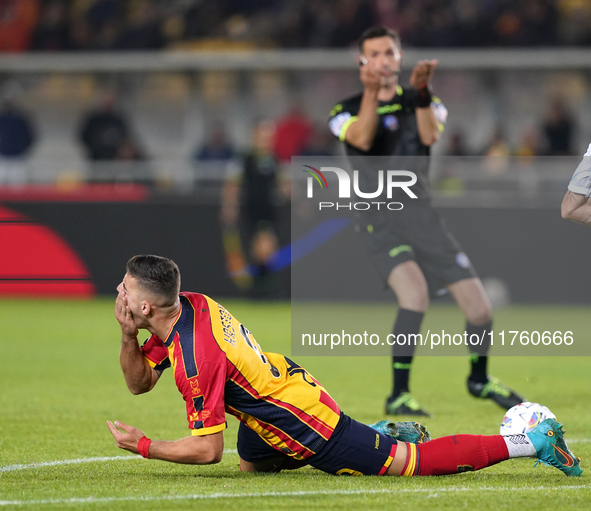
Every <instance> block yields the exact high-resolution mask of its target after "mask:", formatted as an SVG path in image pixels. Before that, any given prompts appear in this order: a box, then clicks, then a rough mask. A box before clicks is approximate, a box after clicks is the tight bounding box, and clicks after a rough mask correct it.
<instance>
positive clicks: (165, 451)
mask: <svg viewBox="0 0 591 511" xmlns="http://www.w3.org/2000/svg"><path fill="white" fill-rule="evenodd" d="M107 426H108V427H109V431H110V432H111V434H112V435H113V438H115V441H116V442H117V447H119V448H120V449H125V450H126V451H129V452H132V453H134V454H142V455H143V456H145V455H146V454H148V456H147V457H149V458H152V459H156V460H163V461H171V462H173V463H186V464H191V465H209V464H212V463H219V462H220V461H221V460H222V455H223V452H224V434H223V431H218V432H217V433H213V434H211V435H203V436H188V437H185V438H181V439H180V440H176V441H165V440H150V441H149V443H148V447H147V452H144V453H140V452H139V449H138V444H139V441H140V440H141V439H142V438H143V437H144V436H145V435H144V433H143V432H142V431H141V430H139V429H138V428H134V427H133V426H129V425H127V424H124V423H123V422H120V421H115V424H113V423H112V422H111V421H107ZM120 430H122V431H120ZM144 449H145V447H144Z"/></svg>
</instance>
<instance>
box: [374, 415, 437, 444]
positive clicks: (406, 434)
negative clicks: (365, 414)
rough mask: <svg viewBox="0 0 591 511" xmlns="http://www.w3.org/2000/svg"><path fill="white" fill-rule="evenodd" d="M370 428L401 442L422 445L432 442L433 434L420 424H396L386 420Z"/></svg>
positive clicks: (408, 422)
mask: <svg viewBox="0 0 591 511" xmlns="http://www.w3.org/2000/svg"><path fill="white" fill-rule="evenodd" d="M369 427H370V428H373V429H375V430H376V431H378V432H379V433H382V435H386V436H389V437H390V438H394V439H396V440H400V441H401V442H410V443H412V444H422V443H423V442H428V441H429V440H431V433H429V431H427V426H423V425H422V424H419V423H418V422H411V421H404V422H394V421H389V420H384V421H379V422H376V423H374V424H369Z"/></svg>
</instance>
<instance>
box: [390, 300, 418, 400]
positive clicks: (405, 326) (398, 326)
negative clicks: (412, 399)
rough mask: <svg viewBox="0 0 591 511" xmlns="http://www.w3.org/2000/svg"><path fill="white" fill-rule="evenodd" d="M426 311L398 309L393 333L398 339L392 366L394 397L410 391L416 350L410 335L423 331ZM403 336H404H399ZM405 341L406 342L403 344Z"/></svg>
mask: <svg viewBox="0 0 591 511" xmlns="http://www.w3.org/2000/svg"><path fill="white" fill-rule="evenodd" d="M424 315H425V313H424V312H415V311H411V310H408V309H402V308H401V309H398V315H397V316H396V322H395V323H394V329H393V331H392V333H393V334H394V338H395V339H396V340H397V345H396V346H395V348H394V352H395V354H394V356H393V357H392V367H393V369H394V386H393V389H392V396H391V397H392V398H397V397H398V396H399V395H400V394H402V393H403V392H408V390H409V389H408V380H409V376H410V366H411V364H412V357H413V355H414V352H415V345H414V341H413V342H412V343H409V336H410V335H411V334H412V335H416V334H418V333H419V332H420V331H421V323H422V322H423V316H424ZM399 336H402V337H399ZM402 342H404V344H402Z"/></svg>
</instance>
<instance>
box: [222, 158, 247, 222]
mask: <svg viewBox="0 0 591 511" xmlns="http://www.w3.org/2000/svg"><path fill="white" fill-rule="evenodd" d="M242 172H243V169H242V167H241V164H239V163H238V162H237V161H231V162H230V163H229V164H228V168H227V175H226V180H225V181H224V186H223V188H222V209H221V218H220V220H221V221H222V224H223V225H225V226H234V225H236V222H237V220H238V213H239V207H240V183H241V175H242Z"/></svg>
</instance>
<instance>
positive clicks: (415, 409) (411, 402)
mask: <svg viewBox="0 0 591 511" xmlns="http://www.w3.org/2000/svg"><path fill="white" fill-rule="evenodd" d="M386 415H417V416H420V417H432V415H431V414H430V413H429V412H427V411H426V410H423V409H422V408H421V405H420V404H419V402H418V401H417V400H416V399H415V398H414V397H412V396H411V395H410V394H409V393H408V392H403V393H402V394H400V395H399V396H398V397H396V398H392V397H389V398H388V399H387V400H386Z"/></svg>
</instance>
